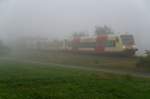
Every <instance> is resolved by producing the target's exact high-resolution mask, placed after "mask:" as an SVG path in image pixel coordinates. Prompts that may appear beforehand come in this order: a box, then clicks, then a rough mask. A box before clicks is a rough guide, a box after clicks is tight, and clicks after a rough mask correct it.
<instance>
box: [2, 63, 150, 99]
mask: <svg viewBox="0 0 150 99" xmlns="http://www.w3.org/2000/svg"><path fill="white" fill-rule="evenodd" d="M149 93H150V80H149V79H144V78H133V77H131V76H117V75H112V74H106V73H99V72H94V71H93V72H92V71H83V70H78V69H76V70H73V69H67V68H60V67H55V66H50V65H38V64H29V63H28V64H27V63H21V62H11V61H3V62H0V99H149V98H150V94H149Z"/></svg>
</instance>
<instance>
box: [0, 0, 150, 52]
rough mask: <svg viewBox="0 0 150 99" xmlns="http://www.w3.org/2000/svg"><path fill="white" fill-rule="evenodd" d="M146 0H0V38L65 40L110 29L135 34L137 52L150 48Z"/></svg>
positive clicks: (148, 14) (149, 10)
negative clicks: (106, 28)
mask: <svg viewBox="0 0 150 99" xmlns="http://www.w3.org/2000/svg"><path fill="white" fill-rule="evenodd" d="M149 12H150V1H149V0H0V38H1V39H4V40H5V41H7V40H10V39H12V38H14V37H17V36H41V37H48V38H64V37H68V36H70V35H71V33H73V32H80V31H83V32H88V33H90V34H92V33H94V29H95V26H103V25H108V26H110V27H111V28H112V29H113V30H114V31H115V32H116V33H123V32H129V33H131V34H134V36H135V39H136V44H137V46H138V48H139V49H140V50H145V49H149V48H150V44H149V42H150V39H149V37H150V34H149V32H150V28H149V26H150V13H149Z"/></svg>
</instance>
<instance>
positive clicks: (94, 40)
mask: <svg viewBox="0 0 150 99" xmlns="http://www.w3.org/2000/svg"><path fill="white" fill-rule="evenodd" d="M49 49H51V50H57V51H65V52H73V53H86V54H96V55H125V56H134V55H135V53H136V51H137V50H138V49H137V47H136V44H135V40H134V36H133V35H131V34H121V35H115V34H107V35H106V34H103V35H98V36H85V37H79V36H76V37H73V38H71V39H66V40H63V41H55V43H54V42H53V43H51V45H49Z"/></svg>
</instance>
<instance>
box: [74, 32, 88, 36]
mask: <svg viewBox="0 0 150 99" xmlns="http://www.w3.org/2000/svg"><path fill="white" fill-rule="evenodd" d="M72 36H73V37H84V36H88V34H87V33H85V32H75V33H73V34H72Z"/></svg>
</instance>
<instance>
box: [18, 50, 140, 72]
mask: <svg viewBox="0 0 150 99" xmlns="http://www.w3.org/2000/svg"><path fill="white" fill-rule="evenodd" d="M22 56H25V55H21V58H23V57H22ZM19 59H20V57H19ZM27 59H29V60H35V61H41V62H50V63H56V64H64V65H75V66H85V67H92V68H106V69H115V70H116V69H117V70H123V71H135V70H136V61H137V59H136V58H129V57H106V56H100V55H99V56H95V55H85V54H82V55H81V54H71V53H69V54H68V53H50V52H45V53H38V52H34V53H32V54H30V55H27Z"/></svg>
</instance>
